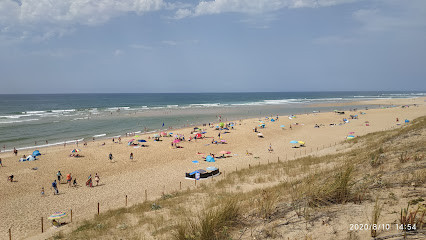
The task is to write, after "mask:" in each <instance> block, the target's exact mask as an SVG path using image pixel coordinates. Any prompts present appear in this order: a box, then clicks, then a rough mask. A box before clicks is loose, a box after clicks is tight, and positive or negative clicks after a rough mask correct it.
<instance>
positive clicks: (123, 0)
mask: <svg viewBox="0 0 426 240" xmlns="http://www.w3.org/2000/svg"><path fill="white" fill-rule="evenodd" d="M20 3H21V4H20ZM176 6H178V5H176ZM173 7H174V5H171V4H167V3H165V2H164V1H163V0H120V1H117V0H53V1H52V0H21V1H20V2H19V1H18V0H0V29H4V28H12V29H14V30H13V31H8V33H7V34H14V35H15V36H17V35H20V34H22V33H23V32H25V31H26V32H30V34H28V35H37V34H39V35H44V34H46V32H50V33H47V35H61V34H63V33H61V31H62V32H63V31H65V32H66V31H68V30H69V29H72V28H73V27H74V26H76V25H89V26H93V25H98V24H102V23H105V22H107V21H108V20H110V19H111V18H114V17H116V16H119V15H122V14H126V13H129V12H133V13H136V14H143V13H146V12H151V11H157V10H160V9H163V8H168V9H171V8H173ZM1 33H2V34H6V33H4V32H1ZM45 37H46V36H45ZM47 37H49V36H47Z"/></svg>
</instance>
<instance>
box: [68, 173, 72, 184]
mask: <svg viewBox="0 0 426 240" xmlns="http://www.w3.org/2000/svg"><path fill="white" fill-rule="evenodd" d="M71 181H72V177H71V173H68V174H67V183H68V187H71Z"/></svg>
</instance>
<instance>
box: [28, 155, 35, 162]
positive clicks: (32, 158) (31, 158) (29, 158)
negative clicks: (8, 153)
mask: <svg viewBox="0 0 426 240" xmlns="http://www.w3.org/2000/svg"><path fill="white" fill-rule="evenodd" d="M34 160H35V158H34V157H33V156H31V155H29V156H28V157H27V161H34Z"/></svg>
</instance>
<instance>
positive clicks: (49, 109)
mask: <svg viewBox="0 0 426 240" xmlns="http://www.w3.org/2000/svg"><path fill="white" fill-rule="evenodd" d="M425 95H426V93H423V92H279V93H140V94H121V93H120V94H19V95H18V94H16V95H12V94H4V95H0V147H1V151H2V152H3V151H10V150H11V149H13V147H16V148H18V149H28V148H39V147H45V146H51V145H59V144H61V145H62V144H64V143H65V142H67V143H75V142H76V141H79V142H83V141H91V140H92V139H102V138H111V137H118V136H124V135H125V134H126V133H136V134H138V133H144V132H154V131H159V130H167V131H169V132H170V131H172V129H176V128H181V127H185V126H189V125H197V124H202V123H208V122H217V121H218V120H219V118H222V119H223V120H224V121H231V120H238V119H243V118H250V117H261V116H275V115H289V114H300V113H308V112H312V111H331V110H333V109H338V110H344V109H349V108H355V107H359V108H361V107H366V106H344V107H337V108H336V107H333V108H331V107H312V104H316V103H335V102H348V101H358V100H371V99H390V98H412V97H421V96H425ZM369 107H374V106H369ZM376 107H377V106H376ZM163 124H164V126H163Z"/></svg>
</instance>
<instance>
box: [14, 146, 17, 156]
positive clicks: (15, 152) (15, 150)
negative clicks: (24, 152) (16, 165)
mask: <svg viewBox="0 0 426 240" xmlns="http://www.w3.org/2000/svg"><path fill="white" fill-rule="evenodd" d="M13 153H14V154H15V156H18V150H17V149H16V148H13Z"/></svg>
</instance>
